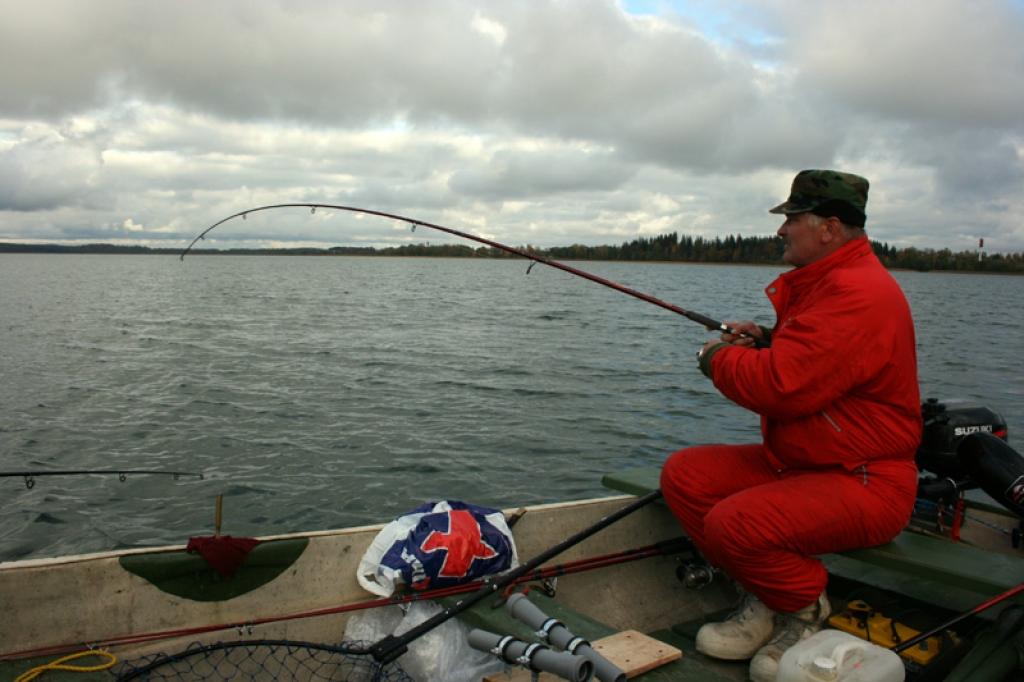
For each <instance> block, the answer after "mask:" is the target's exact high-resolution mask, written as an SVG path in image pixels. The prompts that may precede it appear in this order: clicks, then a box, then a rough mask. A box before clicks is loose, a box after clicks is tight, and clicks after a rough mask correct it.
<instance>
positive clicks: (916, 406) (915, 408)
mask: <svg viewBox="0 0 1024 682" xmlns="http://www.w3.org/2000/svg"><path fill="white" fill-rule="evenodd" d="M765 292H766V293H767V294H768V298H769V299H771V302H772V305H773V306H774V307H775V312H776V314H777V322H776V325H775V329H774V330H773V331H772V337H771V347H770V348H766V349H761V350H754V349H751V348H746V347H741V346H727V347H724V348H721V349H720V350H718V351H717V352H716V353H715V354H714V355H713V356H712V357H711V359H710V360H711V376H712V378H713V381H714V383H715V386H716V387H718V389H719V390H720V391H721V392H722V393H723V394H724V395H725V396H726V397H728V398H730V399H731V400H733V401H735V402H736V403H738V404H740V405H742V406H743V407H746V408H748V409H750V410H753V411H754V412H757V413H758V414H760V415H761V431H762V434H763V436H764V444H765V446H766V449H767V450H768V452H769V456H770V457H772V458H773V459H774V460H776V461H775V463H776V464H777V465H778V467H779V468H780V469H783V468H815V467H821V466H830V465H836V464H839V465H842V466H844V467H846V468H847V469H851V470H852V469H855V468H857V467H859V466H861V465H863V464H867V463H869V462H872V461H876V460H911V461H912V460H913V457H914V452H915V450H916V449H917V446H918V443H919V441H920V437H921V399H920V395H919V389H918V385H917V357H916V354H915V342H914V325H913V321H912V320H911V317H910V307H909V306H908V305H907V301H906V299H905V298H904V296H903V292H902V291H901V290H900V287H899V285H898V284H897V283H896V280H894V279H893V278H892V276H891V275H890V274H889V273H888V272H887V271H886V269H885V268H884V267H883V266H882V264H881V263H880V262H879V261H878V258H876V257H875V254H874V253H873V252H872V250H871V245H870V243H869V242H868V240H867V239H856V240H854V241H852V242H850V243H848V244H845V245H844V246H843V247H842V248H840V249H839V250H838V251H836V252H835V253H833V254H831V255H829V256H828V257H826V258H823V259H822V260H820V261H817V262H814V263H812V264H810V265H807V266H804V267H802V268H796V269H794V270H790V271H789V272H786V273H785V274H783V275H782V276H781V277H779V278H778V279H777V280H775V281H774V282H773V283H772V284H771V285H770V286H768V288H767V289H765Z"/></svg>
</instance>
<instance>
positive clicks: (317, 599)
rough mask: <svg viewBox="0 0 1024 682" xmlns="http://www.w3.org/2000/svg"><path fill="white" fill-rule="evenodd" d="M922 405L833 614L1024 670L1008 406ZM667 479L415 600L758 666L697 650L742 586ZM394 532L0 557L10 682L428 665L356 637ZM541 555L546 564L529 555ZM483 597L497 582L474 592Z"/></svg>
mask: <svg viewBox="0 0 1024 682" xmlns="http://www.w3.org/2000/svg"><path fill="white" fill-rule="evenodd" d="M924 410H925V415H926V419H928V420H929V422H928V423H929V424H930V426H929V427H928V429H926V434H925V439H924V440H923V442H922V447H921V450H920V451H919V453H918V461H919V463H923V465H927V467H928V470H925V471H923V476H922V480H921V487H920V490H921V491H922V493H923V495H924V497H922V499H921V500H920V503H919V508H918V509H917V510H916V511H915V516H914V518H913V519H912V521H911V524H910V525H909V526H908V527H907V528H906V530H904V531H903V532H902V533H901V534H900V535H899V536H898V537H897V538H896V539H895V540H893V541H892V542H891V543H889V544H887V545H884V546H880V547H872V548H867V549H858V550H854V551H850V552H845V553H842V554H836V555H829V556H826V557H823V559H824V561H825V563H826V566H827V568H828V570H829V573H830V583H829V588H828V593H829V596H830V598H831V600H832V603H833V609H834V611H835V614H834V616H833V618H832V619H831V620H830V627H831V628H834V629H837V630H844V629H845V631H849V632H852V633H854V634H860V635H864V636H867V637H870V638H871V639H873V641H874V644H875V645H876V646H883V647H890V648H891V647H893V646H898V645H899V644H900V643H901V642H902V643H904V644H906V643H908V642H910V640H912V639H914V638H915V636H917V637H919V638H920V637H923V639H921V642H920V644H918V645H915V646H914V647H911V648H908V649H905V650H903V651H902V652H901V661H902V662H903V664H904V667H905V673H906V679H908V680H941V679H948V680H992V681H993V682H998V681H999V680H1016V679H1021V676H1022V675H1024V672H1022V670H1024V669H1022V667H1021V665H1022V663H1021V660H1020V658H1019V656H1018V653H1017V652H1018V651H1019V650H1021V647H1024V607H1022V606H1020V605H1017V603H1016V602H1015V596H1016V594H1017V593H1016V592H1014V591H1013V590H1015V589H1016V590H1017V591H1020V589H1021V587H1020V586H1021V583H1024V555H1022V550H1021V548H1020V544H1021V543H1020V536H1021V528H1022V527H1024V526H1022V523H1021V518H1022V514H1021V513H1020V511H1021V508H1020V507H1019V506H1015V505H1016V504H1017V503H1016V502H1015V501H1014V500H1015V498H1014V497H1013V494H1016V493H1019V492H1020V491H1014V489H1013V486H1019V484H1020V483H1022V482H1024V458H1021V457H1020V455H1019V454H1017V453H1016V452H1014V451H1012V450H1011V449H1010V448H1009V446H1008V445H1007V444H1006V440H1005V439H1006V433H1005V422H1003V421H1002V420H1001V419H1000V418H999V416H998V415H997V414H995V413H994V412H992V411H991V410H987V409H986V408H980V407H977V406H955V405H954V406H953V407H948V405H947V404H946V403H938V402H937V401H930V402H929V403H926V404H925V406H924ZM992 453H995V454H994V455H993V454H992ZM993 458H994V459H993ZM989 460H991V461H989ZM993 461H994V462H995V464H992V462H993ZM993 470H995V473H993ZM658 473H659V472H658V470H657V469H654V468H637V469H631V470H626V471H620V472H612V473H609V474H607V475H606V476H604V478H603V484H604V486H605V487H606V488H607V490H608V496H606V497H600V498H594V499H587V500H578V501H569V502H561V503H553V504H545V505H537V506H531V507H526V508H524V509H518V510H516V509H510V510H506V516H507V517H508V518H509V519H510V524H513V525H512V534H513V536H514V539H515V544H516V547H517V550H518V555H519V557H520V559H521V560H524V566H526V567H527V568H530V570H529V571H527V572H523V573H522V574H521V575H519V576H518V577H516V579H515V580H510V581H507V582H506V583H505V584H502V583H501V581H496V580H495V579H493V578H492V579H488V580H487V581H485V582H484V583H479V582H478V583H471V584H470V585H468V586H466V587H465V588H463V590H462V592H461V593H460V592H459V591H458V590H448V591H444V590H438V591H436V592H434V593H432V592H430V591H427V592H423V593H415V592H406V593H404V594H406V595H407V596H405V597H402V598H403V599H406V600H408V601H407V602H406V603H413V604H420V603H423V604H426V603H428V602H426V601H424V600H425V599H428V598H429V599H430V600H431V601H430V602H429V603H432V604H438V606H435V607H434V608H435V610H436V611H439V612H440V613H439V614H438V615H439V616H442V617H443V618H442V620H443V621H445V622H446V625H447V624H452V625H454V624H455V623H456V622H458V623H460V624H461V626H462V627H464V628H475V629H477V630H478V631H483V632H495V633H498V634H500V635H503V636H504V635H509V636H510V637H513V638H516V639H517V640H519V641H524V642H526V641H533V640H535V639H536V633H534V632H532V631H531V630H530V628H529V627H528V626H527V625H526V624H524V623H523V622H519V621H517V620H516V619H515V618H513V617H512V616H510V615H509V613H508V612H507V610H506V609H503V608H497V607H498V606H499V604H498V603H496V602H500V601H502V599H503V598H504V597H507V596H508V595H509V594H512V593H515V592H519V593H523V592H524V591H525V593H526V594H527V595H528V597H529V600H530V601H531V602H532V603H534V604H535V605H537V607H538V608H539V609H541V610H542V611H543V612H544V613H547V614H549V615H550V616H551V617H552V618H554V619H557V621H558V622H560V623H562V624H564V625H565V626H566V627H567V628H568V629H570V630H571V631H572V632H573V633H574V634H575V635H578V636H579V637H582V638H585V639H586V640H588V641H590V642H602V641H605V639H606V638H613V637H616V636H620V635H622V633H639V635H640V636H642V637H644V638H645V640H644V641H645V642H656V643H659V644H660V645H663V648H662V650H661V653H662V654H664V656H663V658H664V660H662V661H659V662H658V663H659V664H658V665H657V666H656V667H652V668H650V669H649V670H647V671H645V672H642V673H641V674H639V675H638V676H636V677H635V679H640V680H643V681H645V682H658V681H662V680H666V681H667V680H673V681H680V682H683V681H688V680H694V681H696V680H711V681H714V680H723V681H725V680H743V679H746V676H747V666H746V664H745V663H729V662H721V661H713V660H711V659H709V658H706V657H704V656H703V655H701V654H699V653H697V652H696V651H695V648H694V637H695V633H696V630H697V628H699V626H700V625H701V624H702V623H704V622H706V621H708V620H710V619H715V618H718V617H720V616H722V615H723V614H725V613H727V612H728V611H729V610H730V609H731V608H733V607H734V605H735V603H736V600H737V591H736V588H735V586H734V585H733V584H732V583H731V582H730V581H729V579H728V578H727V576H724V575H721V574H720V573H719V572H718V571H716V570H714V569H713V568H712V567H710V566H708V565H707V564H705V563H703V561H702V560H701V558H700V556H699V554H697V553H696V552H695V551H693V548H692V546H691V545H690V543H688V542H687V541H686V538H685V537H682V535H681V531H680V528H679V526H678V525H677V523H676V521H675V520H674V518H673V517H672V515H671V514H670V513H669V511H668V508H667V507H666V506H665V505H664V504H663V502H661V501H660V500H659V499H658V493H657V485H658ZM986 476H987V477H988V478H986ZM1007 480H1010V482H1011V483H1012V485H1010V486H1006V485H1005V484H1006V481H1007ZM951 491H952V492H953V493H955V494H954V495H952V496H951V495H950V492H951ZM1008 491H1010V492H1012V493H1013V494H1011V496H1010V497H1007V496H1006V495H1005V494H1004V493H1007V492H1008ZM950 514H952V515H953V516H952V518H951V517H950ZM383 527H384V526H383V524H380V525H371V526H362V527H355V528H345V529H338V530H327V531H316V532H307V533H297V534H288V535H274V536H266V537H261V538H258V539H259V540H260V542H259V544H258V545H256V546H255V547H254V548H252V549H251V551H250V552H249V553H248V555H247V556H246V557H245V559H244V562H243V563H242V564H241V567H240V568H238V569H237V571H236V572H235V573H233V574H232V575H231V576H230V577H228V578H225V577H223V576H222V575H221V574H220V573H218V572H217V571H216V570H215V569H214V568H212V567H211V566H210V565H209V564H208V563H207V562H206V561H205V560H204V559H203V558H202V557H201V556H200V555H199V554H196V553H194V552H189V551H187V549H186V545H184V544H181V545H173V546H164V547H153V548H146V549H129V550H122V551H112V552H103V553H95V554H85V555H76V556H64V557H59V558H50V559H31V560H22V561H15V562H7V563H0V613H2V614H3V618H2V619H0V679H5V680H6V679H12V680H13V679H18V676H19V675H23V674H24V673H26V672H28V671H32V670H38V669H40V667H41V666H45V665H47V664H52V663H53V662H54V661H64V662H63V663H61V665H64V666H70V667H72V668H74V667H78V668H79V669H80V672H77V673H75V674H74V675H73V676H72V677H70V678H67V677H62V678H60V679H75V680H82V681H83V682H84V681H86V680H93V679H96V680H99V679H103V680H109V679H113V678H115V677H116V678H118V679H176V680H177V679H182V680H185V679H381V680H384V679H396V680H399V679H402V680H404V679H414V678H412V677H411V676H409V674H408V673H407V672H405V668H406V667H408V665H407V664H406V661H408V660H409V659H408V658H407V657H410V656H413V655H414V654H415V651H414V644H415V642H411V643H409V647H408V649H409V651H408V653H405V654H403V655H401V656H399V655H397V653H400V652H401V651H404V649H403V648H399V649H396V650H395V651H394V652H393V655H390V656H389V655H380V654H381V651H382V650H381V649H379V648H378V649H376V650H374V654H375V655H374V654H371V653H366V652H364V653H363V654H361V655H354V654H352V653H351V651H352V650H351V649H346V648H345V645H343V644H342V642H343V640H344V639H345V632H346V628H347V627H348V626H351V625H352V623H353V622H355V621H354V620H353V619H356V618H359V617H364V616H365V614H369V613H372V612H375V611H380V610H382V609H385V608H386V609H391V610H395V609H399V610H401V607H400V606H399V605H398V604H399V597H393V598H382V597H378V596H376V595H372V594H369V593H368V592H367V591H366V590H365V589H363V588H362V587H361V586H360V584H359V582H358V581H357V577H356V574H357V567H358V565H359V562H360V560H361V558H362V557H363V555H364V553H365V552H366V550H367V548H368V547H369V546H370V544H371V542H372V541H373V540H374V538H375V537H376V536H377V535H378V534H379V533H380V531H381V529H382V528H383ZM581 531H585V532H581ZM212 537H220V536H219V535H217V534H214V535H213V536H212ZM552 549H555V550H557V555H551V556H548V555H550V554H551V550H552ZM529 557H534V558H543V559H544V560H543V561H542V562H539V563H537V564H536V566H527V564H531V563H534V562H532V561H525V559H526V558H529ZM543 567H553V568H551V570H548V571H546V572H544V571H543V570H542V569H543ZM499 587H500V588H501V589H498V588H499ZM467 595H468V596H473V595H480V596H479V598H476V597H474V598H475V599H476V601H474V602H473V603H472V604H468V602H467V600H468V596H467ZM994 597H995V598H994ZM979 607H983V608H979ZM435 617H436V616H435ZM858 631H859V632H858ZM930 631H934V634H930ZM919 633H920V634H919ZM446 636H449V637H451V636H450V635H446ZM430 646H431V647H436V646H437V642H436V641H435V642H434V643H432V644H431V645H430ZM367 651H370V650H369V649H367ZM666 652H667V653H666ZM76 654H82V655H81V656H80V657H79V658H69V657H72V656H75V655H76ZM669 654H671V655H669ZM677 654H678V655H677ZM225 666H227V667H225ZM345 666H350V667H349V668H346V667H345ZM352 666H355V667H352ZM500 667H501V666H500V665H499V668H500ZM324 671H326V672H324ZM346 671H348V672H346ZM44 674H54V675H71V673H68V672H63V673H44ZM516 674H517V673H516V668H515V667H514V666H513V667H506V668H501V669H500V671H499V672H492V673H489V676H485V677H484V679H486V680H489V681H490V682H496V681H499V680H518V679H530V674H529V673H528V672H526V671H522V672H521V673H520V676H519V677H517V676H516ZM523 674H525V675H526V676H525V677H522V675H523ZM43 679H46V678H45V677H44V678H43ZM54 679H57V678H56V677H55V678H54ZM438 679H441V678H438ZM541 679H554V678H541ZM833 679H836V678H833ZM858 679H860V678H858Z"/></svg>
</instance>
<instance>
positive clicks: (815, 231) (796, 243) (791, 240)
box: [777, 213, 828, 268]
mask: <svg viewBox="0 0 1024 682" xmlns="http://www.w3.org/2000/svg"><path fill="white" fill-rule="evenodd" d="M827 229H828V227H827V225H826V221H825V220H824V219H822V218H820V217H818V216H816V215H814V214H813V213H790V214H789V215H787V216H786V221H785V222H784V223H782V225H781V226H780V227H779V231H778V233H777V234H778V235H779V236H780V237H782V239H783V241H784V242H785V246H786V248H785V250H784V251H783V252H782V260H784V261H786V262H787V263H789V264H790V265H794V266H796V267H798V268H799V267H803V266H804V265H810V264H811V263H813V262H814V261H816V260H818V259H820V258H823V257H824V256H826V255H828V249H827V247H826V244H825V240H824V239H823V236H824V232H825V231H826V230H827Z"/></svg>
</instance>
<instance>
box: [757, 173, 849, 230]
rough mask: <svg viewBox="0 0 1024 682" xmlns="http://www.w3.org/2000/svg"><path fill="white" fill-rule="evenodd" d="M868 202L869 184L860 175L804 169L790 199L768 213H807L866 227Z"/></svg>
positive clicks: (795, 182) (797, 176) (795, 180)
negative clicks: (831, 217)
mask: <svg viewBox="0 0 1024 682" xmlns="http://www.w3.org/2000/svg"><path fill="white" fill-rule="evenodd" d="M867 203H868V181H867V180H866V179H864V178H862V177H861V176H859V175H853V174H852V173H841V172H839V171H834V170H803V171H800V172H799V173H797V174H796V177H795V178H793V187H792V188H791V189H790V191H789V199H787V200H786V201H784V202H782V203H781V204H779V205H778V206H776V207H775V208H773V209H770V210H769V211H768V212H769V213H784V214H789V213H807V212H811V213H814V214H815V215H820V216H824V217H826V218H827V217H829V216H836V217H837V218H839V219H840V220H841V221H843V222H844V223H846V224H847V225H855V226H857V227H863V226H864V222H865V215H864V209H865V208H866V207H867Z"/></svg>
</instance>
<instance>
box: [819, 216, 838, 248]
mask: <svg viewBox="0 0 1024 682" xmlns="http://www.w3.org/2000/svg"><path fill="white" fill-rule="evenodd" d="M821 226H822V227H823V228H824V229H823V230H822V231H821V236H820V237H819V239H820V240H821V243H822V244H830V243H832V242H833V241H835V240H836V239H838V238H839V237H840V236H842V232H843V226H842V225H840V224H839V218H836V217H835V216H831V217H828V218H826V219H825V220H824V221H822V223H821Z"/></svg>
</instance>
